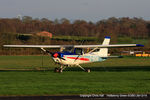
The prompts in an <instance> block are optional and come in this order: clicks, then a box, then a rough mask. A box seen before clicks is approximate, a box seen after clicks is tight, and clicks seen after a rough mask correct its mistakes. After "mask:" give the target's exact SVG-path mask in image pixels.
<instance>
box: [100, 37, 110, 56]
mask: <svg viewBox="0 0 150 100" xmlns="http://www.w3.org/2000/svg"><path fill="white" fill-rule="evenodd" d="M109 43H110V37H109V36H106V37H105V38H104V41H103V43H102V45H109ZM98 55H99V56H101V57H107V56H108V48H100V50H99V52H98Z"/></svg>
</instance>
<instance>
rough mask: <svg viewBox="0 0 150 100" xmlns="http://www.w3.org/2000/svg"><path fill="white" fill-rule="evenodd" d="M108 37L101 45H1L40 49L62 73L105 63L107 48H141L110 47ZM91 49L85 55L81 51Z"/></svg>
mask: <svg viewBox="0 0 150 100" xmlns="http://www.w3.org/2000/svg"><path fill="white" fill-rule="evenodd" d="M109 43H110V37H109V36H106V37H105V38H104V41H103V43H102V45H3V46H4V47H15V48H40V49H41V50H43V51H44V52H46V53H48V54H49V55H51V57H52V59H53V61H54V62H56V63H58V64H60V68H55V71H56V72H62V71H63V70H64V69H65V68H66V67H70V66H78V67H80V68H81V69H82V70H84V71H86V72H90V69H84V68H83V67H82V66H81V65H80V64H84V63H92V62H101V61H105V60H106V59H107V58H109V57H118V56H108V48H120V47H143V46H144V45H141V44H115V45H110V44H109ZM47 48H60V52H53V53H52V52H50V51H48V50H46V49H47ZM85 48H91V49H92V50H90V51H89V52H87V53H84V52H83V49H85Z"/></svg>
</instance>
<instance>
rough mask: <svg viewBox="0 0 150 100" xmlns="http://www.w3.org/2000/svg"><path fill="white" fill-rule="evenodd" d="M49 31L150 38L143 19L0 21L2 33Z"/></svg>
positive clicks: (70, 34)
mask: <svg viewBox="0 0 150 100" xmlns="http://www.w3.org/2000/svg"><path fill="white" fill-rule="evenodd" d="M39 31H48V32H51V33H53V35H69V36H96V37H103V36H104V35H111V36H113V37H115V36H128V37H134V38H147V37H148V36H150V22H149V21H145V20H143V19H142V18H128V17H124V18H115V17H112V18H109V19H106V20H100V21H98V22H96V23H93V22H87V21H85V20H75V21H73V22H71V21H69V20H68V19H65V18H63V19H60V20H58V19H56V20H54V21H52V20H49V19H46V18H42V19H33V18H32V17H30V16H24V17H22V18H12V19H6V18H1V19H0V33H8V32H9V33H35V32H39Z"/></svg>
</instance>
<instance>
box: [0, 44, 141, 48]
mask: <svg viewBox="0 0 150 100" xmlns="http://www.w3.org/2000/svg"><path fill="white" fill-rule="evenodd" d="M143 46H144V45H141V44H115V45H3V47H14V48H61V47H73V48H121V47H143Z"/></svg>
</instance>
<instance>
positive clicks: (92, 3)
mask: <svg viewBox="0 0 150 100" xmlns="http://www.w3.org/2000/svg"><path fill="white" fill-rule="evenodd" d="M17 15H22V16H31V17H33V18H48V19H51V20H54V19H56V18H57V19H61V18H67V19H69V20H76V19H83V20H87V21H93V22H96V21H99V20H102V19H107V18H109V17H117V18H118V17H131V18H132V17H142V18H143V19H145V20H150V0H0V17H1V18H12V17H16V16H17Z"/></svg>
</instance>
